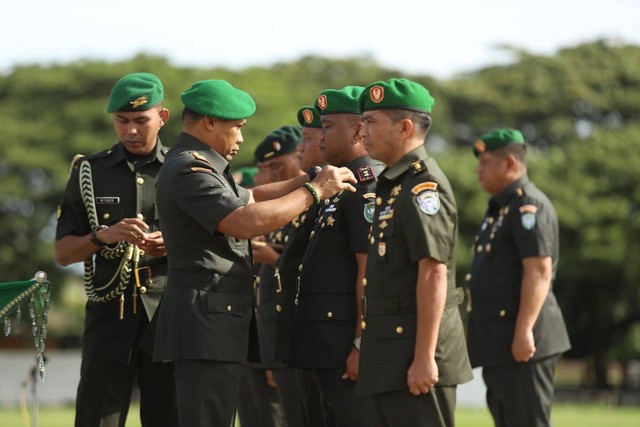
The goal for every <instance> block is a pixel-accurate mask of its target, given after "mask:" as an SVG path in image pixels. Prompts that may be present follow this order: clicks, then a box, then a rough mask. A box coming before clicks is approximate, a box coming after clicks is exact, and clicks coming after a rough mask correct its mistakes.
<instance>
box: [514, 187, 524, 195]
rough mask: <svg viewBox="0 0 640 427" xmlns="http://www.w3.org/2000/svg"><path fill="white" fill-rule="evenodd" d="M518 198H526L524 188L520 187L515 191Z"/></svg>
mask: <svg viewBox="0 0 640 427" xmlns="http://www.w3.org/2000/svg"><path fill="white" fill-rule="evenodd" d="M515 193H516V196H518V197H524V195H525V193H524V189H523V188H522V187H518V188H516V190H515Z"/></svg>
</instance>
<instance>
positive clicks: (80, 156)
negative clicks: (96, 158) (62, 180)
mask: <svg viewBox="0 0 640 427" xmlns="http://www.w3.org/2000/svg"><path fill="white" fill-rule="evenodd" d="M83 158H84V154H76V155H75V156H73V160H71V165H70V166H69V173H71V172H73V170H74V169H77V168H78V162H79V161H80V159H83Z"/></svg>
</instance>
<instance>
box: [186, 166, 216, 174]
mask: <svg viewBox="0 0 640 427" xmlns="http://www.w3.org/2000/svg"><path fill="white" fill-rule="evenodd" d="M191 171H192V172H204V173H210V174H211V175H213V171H212V170H211V169H207V168H199V167H198V166H191Z"/></svg>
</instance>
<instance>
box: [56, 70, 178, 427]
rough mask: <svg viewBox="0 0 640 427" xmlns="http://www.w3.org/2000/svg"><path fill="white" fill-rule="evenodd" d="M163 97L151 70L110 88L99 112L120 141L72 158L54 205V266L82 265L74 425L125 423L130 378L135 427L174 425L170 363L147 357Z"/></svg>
mask: <svg viewBox="0 0 640 427" xmlns="http://www.w3.org/2000/svg"><path fill="white" fill-rule="evenodd" d="M162 99H163V87H162V83H161V82H160V80H159V79H158V77H156V76H155V75H152V74H148V73H134V74H130V75H127V76H125V77H123V78H122V79H121V80H120V81H118V82H117V83H116V84H115V86H114V87H113V89H112V91H111V95H110V97H109V103H108V106H107V111H108V112H109V113H111V114H112V116H113V123H114V126H115V130H116V132H117V134H118V137H119V138H120V141H119V142H118V143H117V144H116V145H114V146H113V147H111V148H110V149H108V150H105V151H101V152H99V153H96V154H92V155H89V156H86V157H79V158H77V159H75V161H74V163H73V166H72V170H71V175H70V178H69V182H68V183H67V187H66V189H65V192H64V196H63V199H62V203H61V206H60V215H59V217H58V224H57V230H56V243H55V253H56V260H57V262H58V263H59V264H60V265H69V264H71V263H75V262H80V261H84V262H85V289H86V291H87V295H88V301H87V305H86V320H85V329H84V333H83V340H82V367H81V370H80V384H79V386H78V394H77V400H76V426H81V427H91V426H96V427H97V426H124V424H125V420H126V417H127V413H128V410H129V403H130V399H131V391H132V389H133V384H134V381H136V380H137V382H138V385H139V388H140V418H141V421H142V425H143V426H175V425H177V413H176V404H175V389H174V381H173V367H172V365H171V364H162V363H152V358H151V352H152V350H153V334H154V332H153V328H152V327H150V325H154V324H155V322H152V320H153V319H154V313H155V312H156V308H157V306H158V303H159V301H160V299H161V297H162V294H163V292H164V287H165V285H166V274H167V260H166V256H165V250H164V243H163V238H162V233H161V232H160V228H159V220H158V212H157V209H156V192H155V186H156V179H157V175H158V172H159V170H160V166H161V165H162V163H163V162H164V157H165V154H166V152H167V150H166V149H165V148H164V147H163V146H162V144H161V142H160V140H159V138H158V131H159V130H160V128H161V127H162V126H163V125H164V124H165V122H166V121H167V120H168V118H169V111H168V110H167V109H165V108H163V106H162ZM93 256H95V265H94V262H93V260H92V257H93ZM143 342H144V343H146V344H147V345H146V348H141V343H143Z"/></svg>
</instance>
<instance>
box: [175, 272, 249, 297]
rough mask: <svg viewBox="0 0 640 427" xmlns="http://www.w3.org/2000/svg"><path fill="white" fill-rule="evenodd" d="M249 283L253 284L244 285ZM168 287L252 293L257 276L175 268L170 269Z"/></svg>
mask: <svg viewBox="0 0 640 427" xmlns="http://www.w3.org/2000/svg"><path fill="white" fill-rule="evenodd" d="M247 283H250V284H251V286H243V285H246V284H247ZM167 287H176V288H187V289H199V290H202V291H210V290H213V291H217V292H229V293H235V294H247V295H252V294H253V293H254V288H255V277H254V276H250V277H247V278H242V277H227V276H221V275H219V274H215V273H211V272H196V271H181V270H173V271H169V275H168V280H167Z"/></svg>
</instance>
